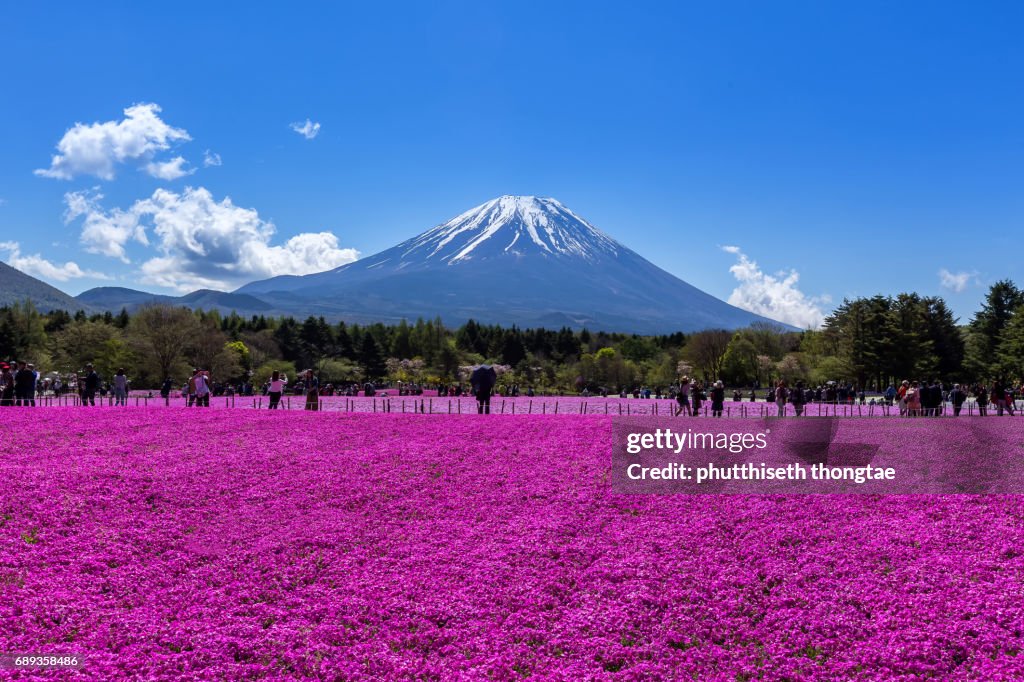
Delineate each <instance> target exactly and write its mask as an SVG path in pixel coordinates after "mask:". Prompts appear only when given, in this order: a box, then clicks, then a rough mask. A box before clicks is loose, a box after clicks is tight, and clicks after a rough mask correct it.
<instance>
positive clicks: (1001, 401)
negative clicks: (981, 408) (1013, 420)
mask: <svg viewBox="0 0 1024 682" xmlns="http://www.w3.org/2000/svg"><path fill="white" fill-rule="evenodd" d="M989 401H990V402H991V403H992V404H993V405H995V406H996V416H997V417H1002V416H1003V410H1005V409H1006V391H1005V389H1004V388H1003V381H1002V379H996V380H995V381H994V382H993V383H992V390H991V391H990V392H989Z"/></svg>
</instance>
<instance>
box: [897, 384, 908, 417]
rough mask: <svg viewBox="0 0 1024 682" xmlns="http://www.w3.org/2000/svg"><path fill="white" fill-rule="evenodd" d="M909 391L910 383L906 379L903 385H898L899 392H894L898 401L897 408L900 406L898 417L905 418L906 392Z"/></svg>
mask: <svg viewBox="0 0 1024 682" xmlns="http://www.w3.org/2000/svg"><path fill="white" fill-rule="evenodd" d="M909 390H910V381H909V380H907V379H904V380H903V383H901V384H900V388H899V390H898V391H897V392H896V397H897V399H898V402H899V406H900V416H901V417H906V416H907V391H909Z"/></svg>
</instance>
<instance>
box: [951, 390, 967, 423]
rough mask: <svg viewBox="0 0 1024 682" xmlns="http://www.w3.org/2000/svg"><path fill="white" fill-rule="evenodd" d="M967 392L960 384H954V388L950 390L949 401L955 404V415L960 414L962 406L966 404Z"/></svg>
mask: <svg viewBox="0 0 1024 682" xmlns="http://www.w3.org/2000/svg"><path fill="white" fill-rule="evenodd" d="M966 400H967V394H966V393H964V392H963V390H961V388H960V384H953V390H952V391H950V392H949V402H951V403H952V404H953V416H954V417H959V416H960V408H962V407H963V406H964V402H965V401H966Z"/></svg>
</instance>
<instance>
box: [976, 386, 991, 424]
mask: <svg viewBox="0 0 1024 682" xmlns="http://www.w3.org/2000/svg"><path fill="white" fill-rule="evenodd" d="M974 396H975V400H976V401H977V403H978V416H979V417H984V416H985V415H986V414H988V391H987V390H986V389H985V386H984V385H980V386H978V387H976V388H975V389H974Z"/></svg>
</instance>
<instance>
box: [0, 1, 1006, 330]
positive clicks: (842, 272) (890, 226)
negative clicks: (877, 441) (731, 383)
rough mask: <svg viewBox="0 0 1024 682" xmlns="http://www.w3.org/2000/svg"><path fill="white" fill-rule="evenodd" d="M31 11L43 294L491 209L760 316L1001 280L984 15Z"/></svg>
mask: <svg viewBox="0 0 1024 682" xmlns="http://www.w3.org/2000/svg"><path fill="white" fill-rule="evenodd" d="M31 5H32V3H18V4H14V3H8V4H6V5H5V6H4V7H3V8H2V9H0V63H3V64H4V68H3V69H2V70H0V92H3V93H4V106H2V107H0V127H2V130H4V131H5V135H4V143H3V145H0V200H2V202H3V203H2V204H0V242H2V249H0V258H3V259H5V260H7V261H8V262H11V263H12V264H15V265H20V266H22V267H23V268H24V269H27V270H29V271H30V272H32V274H36V275H43V279H46V280H47V281H49V282H51V283H54V284H56V285H58V286H59V287H61V288H62V289H64V290H66V291H69V292H72V293H77V292H80V291H82V290H85V289H88V288H90V287H93V286H97V285H119V286H131V287H136V288H144V289H150V290H167V291H171V290H175V289H177V290H185V289H187V288H189V287H193V286H196V285H203V284H218V283H219V284H221V285H228V286H231V287H233V286H236V285H237V284H240V283H241V282H242V281H243V280H245V279H252V278H256V277H257V276H262V275H265V274H267V273H268V272H271V273H274V274H276V273H279V272H284V271H306V270H309V269H310V268H312V267H316V266H321V265H325V264H336V263H340V262H344V261H345V260H346V259H349V258H351V257H352V255H353V250H355V251H358V252H359V253H361V254H362V255H370V254H372V253H373V252H375V251H378V250H381V249H383V248H386V247H388V246H391V245H393V244H394V243H396V242H398V241H399V240H401V239H404V238H407V237H409V236H412V235H413V234H416V233H418V232H420V231H423V230H425V229H427V228H429V227H432V226H433V225H435V224H437V223H440V222H442V221H444V220H446V219H448V218H450V217H452V216H454V215H456V214H458V213H460V212H462V211H464V210H466V209H468V208H470V207H472V206H475V205H477V204H480V203H482V202H484V201H486V200H488V199H490V198H493V197H496V196H499V195H502V194H537V195H544V196H553V197H556V198H558V199H559V200H560V201H562V202H563V203H564V204H566V205H567V206H569V207H570V208H572V209H573V210H574V211H575V212H577V213H578V214H580V215H582V216H584V217H586V218H587V219H588V220H590V221H591V222H592V223H594V224H595V225H597V226H598V227H600V228H602V229H603V230H604V231H606V232H608V233H609V234H610V235H612V236H613V237H615V238H617V239H618V240H620V241H622V242H623V243H625V244H626V245H628V246H630V247H631V248H633V249H634V250H636V251H638V252H639V253H641V254H642V255H644V256H646V257H648V258H649V259H650V260H652V261H653V262H654V263H656V264H657V265H659V266H661V267H663V268H665V269H667V270H669V271H670V272H672V273H674V274H676V275H678V276H680V277H682V278H683V279H685V280H687V281H689V282H691V283H692V284H694V285H696V286H698V287H700V288H703V289H705V290H706V291H709V292H710V293H712V294H714V295H716V296H719V297H721V298H723V299H729V298H730V297H733V300H736V301H737V302H740V303H744V304H747V305H755V304H757V302H758V301H760V304H759V305H765V306H769V310H775V312H776V315H777V316H779V317H782V316H789V318H790V319H791V320H803V319H807V318H808V316H809V315H810V316H811V317H813V315H814V312H813V311H814V310H815V309H819V310H823V311H827V310H828V309H829V307H830V306H831V305H833V304H834V303H836V302H838V301H840V300H842V298H843V297H844V296H856V295H870V294H874V293H896V292H899V291H902V290H916V291H918V292H920V293H922V294H942V295H944V296H946V297H947V300H949V301H950V303H951V305H952V306H953V308H954V310H955V311H956V312H957V313H958V314H959V315H960V316H961V317H963V318H964V319H965V320H966V319H967V318H968V317H969V316H970V314H971V313H972V311H973V310H974V309H975V308H976V307H977V305H978V302H979V301H980V299H981V297H982V295H983V293H984V289H985V287H986V286H987V285H988V284H990V283H991V282H993V281H995V280H996V279H999V278H1003V277H1011V278H1014V279H1015V280H1017V281H1018V283H1024V267H1022V265H1021V259H1020V253H1021V251H1020V244H1021V242H1022V240H1021V228H1020V216H1021V214H1022V208H1024V206H1022V204H1024V195H1022V193H1021V191H1020V187H1021V181H1022V176H1024V165H1022V156H1021V151H1022V145H1024V115H1022V114H1024V89H1022V88H1021V76H1020V74H1021V73H1024V68H1022V67H1024V54H1022V50H1024V48H1022V43H1021V41H1020V40H1019V36H1018V35H1017V33H1018V31H1017V28H1016V27H1019V25H1020V21H1021V19H1022V16H1021V14H1022V10H1020V9H1018V8H1017V7H1015V6H1014V5H1012V4H1010V3H1006V4H1002V3H984V4H977V3H959V4H951V3H880V2H879V3H875V2H859V3H847V4H846V5H843V6H841V5H840V4H839V3H819V2H787V3H753V2H751V3H732V2H730V3H701V4H692V5H688V4H684V3H638V6H629V5H628V4H623V3H595V2H586V3H584V2H557V3H541V2H515V3H469V2H466V3H451V2H439V3H393V4H388V5H383V4H381V5H379V6H372V7H371V6H369V5H377V4H376V3H361V4H360V5H358V6H357V5H354V4H352V5H349V4H345V5H342V4H324V5H320V6H315V5H304V6H301V7H298V6H293V7H287V6H284V5H279V6H277V7H270V6H266V7H257V6H255V5H251V4H247V3H194V4H193V3H185V2H176V3H171V4H167V3H164V4H162V5H157V4H154V3H116V4H115V3H111V4H110V5H109V6H107V7H105V8H102V7H101V8H95V7H93V8H88V9H86V8H83V7H81V6H80V5H79V4H70V3H69V4H66V5H64V6H57V5H48V6H47V8H46V9H43V8H42V7H32V6H31ZM146 104H155V105H156V106H157V107H159V110H157V109H156V108H155V107H142V108H136V109H134V110H133V111H134V116H126V114H125V110H126V109H129V108H131V107H133V106H134V105H146ZM126 118H127V119H130V120H129V123H128V124H126V123H125V121H126ZM307 120H308V121H309V125H308V126H306V127H305V128H304V130H305V132H306V133H307V134H303V133H302V132H296V131H295V130H294V129H293V126H292V124H296V123H297V124H301V125H299V126H295V127H298V128H302V127H303V126H305V125H306V121H307ZM76 123H82V124H84V126H85V127H84V128H82V129H80V130H79V131H78V132H77V133H75V134H73V135H72V136H71V137H70V138H68V137H66V136H65V134H66V133H67V132H68V130H69V129H71V128H72V127H73V126H74V125H75V124H76ZM94 124H95V125H94ZM315 124H319V128H315ZM314 131H315V132H316V135H315V137H311V139H309V136H312V134H313V132H314ZM62 139H63V140H64V142H65V143H66V146H65V147H64V149H63V151H64V152H66V153H63V159H62V160H59V161H58V162H57V163H54V162H53V156H54V155H55V154H61V153H62V152H61V150H58V147H57V145H58V144H59V143H61V141H62ZM207 151H208V152H209V155H208V157H209V159H210V161H212V162H216V161H217V160H219V161H220V165H204V156H207ZM178 157H181V159H183V160H182V161H176V159H177V158H178ZM35 171H40V172H35ZM184 173H188V174H184ZM183 174H184V175H183ZM176 175H181V177H175V176H176ZM154 176H162V177H154ZM187 188H191V189H187ZM228 198H229V199H228ZM197 216H198V217H197ZM190 221H192V222H190ZM195 221H198V222H199V223H202V226H201V227H200V228H198V229H200V230H206V232H196V229H197V228H196V227H195V225H194V224H193V222H195ZM271 225H272V226H273V228H274V230H275V232H274V234H270V229H271V227H270V226H271ZM297 235H298V237H296V236H297ZM293 238H294V239H293ZM197 239H198V240H200V241H202V240H204V239H209V240H212V241H215V242H216V243H217V244H218V251H219V252H218V253H215V254H209V258H213V259H218V262H219V263H220V264H221V265H223V264H225V263H229V264H232V267H234V268H235V270H234V271H235V273H236V278H235V279H233V280H232V281H227V280H224V279H223V278H220V279H218V278H217V277H213V276H212V275H211V274H210V272H209V271H208V270H207V269H205V266H204V263H203V262H201V261H202V258H201V257H199V256H197V255H196V254H197V249H196V248H195V247H196V243H195V240H197ZM290 240H291V241H290ZM212 241H211V242H210V243H212ZM143 242H145V243H143ZM204 243H205V242H204ZM722 247H738V248H730V249H723V248H722ZM737 251H739V252H737ZM69 264H73V266H74V267H72V266H71V265H69ZM755 264H756V265H755ZM791 270H795V271H797V272H798V273H799V280H798V281H794V280H793V278H792V277H789V278H788V279H787V278H786V277H784V276H779V275H776V273H778V272H785V273H788V272H789V271H791ZM943 270H944V271H946V272H947V273H948V276H947V277H946V278H945V286H944V285H943V277H942V276H940V271H943ZM222 271H223V268H221V272H222ZM738 277H739V278H742V281H741V279H738ZM958 289H959V291H957V290H958ZM828 299H830V300H831V303H829V302H828ZM772 306H774V308H772Z"/></svg>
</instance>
